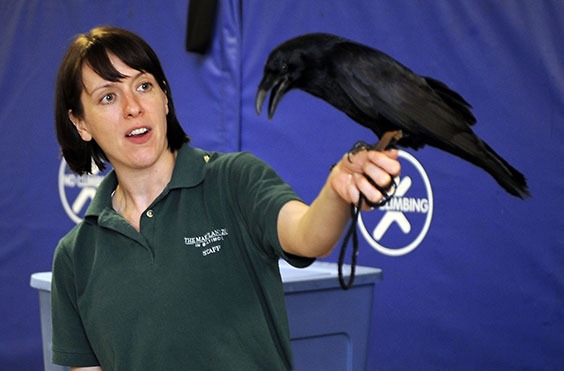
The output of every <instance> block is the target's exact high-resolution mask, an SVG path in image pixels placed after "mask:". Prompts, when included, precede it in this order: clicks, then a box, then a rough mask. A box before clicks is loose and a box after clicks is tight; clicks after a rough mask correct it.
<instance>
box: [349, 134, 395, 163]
mask: <svg viewBox="0 0 564 371" xmlns="http://www.w3.org/2000/svg"><path fill="white" fill-rule="evenodd" d="M402 137H403V132H402V131H401V130H394V131H387V132H385V133H384V135H382V139H380V141H379V142H378V143H376V144H368V143H366V142H364V141H362V140H359V141H358V142H356V143H355V144H354V145H353V147H352V149H351V150H350V151H349V153H347V159H348V160H349V162H351V163H352V161H351V155H354V154H356V153H358V152H360V151H364V150H367V151H380V152H381V151H384V150H386V149H388V148H389V147H391V146H393V145H395V144H396V143H397V142H398V141H399V140H400V139H401V138H402Z"/></svg>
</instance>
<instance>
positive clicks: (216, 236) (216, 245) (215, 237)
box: [184, 228, 229, 256]
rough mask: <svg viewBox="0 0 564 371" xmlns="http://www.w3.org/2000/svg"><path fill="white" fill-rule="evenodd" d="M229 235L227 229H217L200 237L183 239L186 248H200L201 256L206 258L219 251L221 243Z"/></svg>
mask: <svg viewBox="0 0 564 371" xmlns="http://www.w3.org/2000/svg"><path fill="white" fill-rule="evenodd" d="M228 235H229V232H228V231H227V228H218V229H214V230H212V231H209V232H208V233H206V234H204V235H202V236H196V237H184V243H185V244H186V245H187V246H193V247H198V248H202V249H203V250H202V255H203V256H208V255H210V254H215V253H216V252H218V251H220V250H221V241H223V240H224V239H225V237H226V236H228Z"/></svg>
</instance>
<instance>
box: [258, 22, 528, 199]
mask: <svg viewBox="0 0 564 371" xmlns="http://www.w3.org/2000/svg"><path fill="white" fill-rule="evenodd" d="M291 89H301V90H303V91H305V92H308V93H310V94H312V95H314V96H316V97H318V98H321V99H323V100H325V101H326V102H328V103H329V104H331V105H333V106H334V107H336V108H337V109H339V110H341V111H343V112H344V113H345V114H347V115H348V116H349V117H350V118H352V119H353V120H354V121H356V122H357V123H359V124H361V125H363V126H365V127H367V128H369V129H370V130H372V131H373V132H374V133H375V134H376V135H377V136H378V138H380V139H382V137H383V136H384V134H385V133H389V132H394V133H400V136H397V137H396V139H397V138H399V139H397V140H396V141H395V144H397V145H398V146H403V147H409V148H413V149H419V148H421V147H423V146H424V145H430V146H433V147H436V148H439V149H441V150H444V151H446V152H449V153H451V154H453V155H455V156H458V157H460V158H463V159H465V160H467V161H469V162H471V163H473V164H474V165H476V166H479V167H481V168H482V169H484V170H485V171H487V172H488V173H490V174H491V175H492V176H493V177H494V179H495V180H496V181H497V182H498V183H499V184H500V185H501V186H502V187H503V188H504V189H505V190H506V191H507V192H509V193H510V194H512V195H514V196H516V197H520V198H525V197H527V196H530V194H529V190H528V188H527V182H526V180H525V177H524V176H523V174H521V173H520V172H519V171H517V170H516V169H515V168H513V167H512V166H511V165H510V164H509V163H508V162H507V161H505V160H504V159H503V158H501V156H499V155H498V154H497V153H495V151H494V150H493V149H492V148H491V147H490V146H489V145H487V144H486V143H485V142H484V141H483V140H482V139H480V138H479V137H478V136H477V135H476V134H475V133H474V132H473V131H472V128H471V126H472V125H474V124H475V123H476V119H475V117H474V115H473V114H472V112H471V111H470V110H471V108H472V106H471V105H470V104H469V103H468V102H466V100H464V98H463V97H462V96H461V95H460V94H458V93H456V92H455V91H453V90H451V89H450V88H449V87H448V86H446V84H444V83H442V82H441V81H438V80H436V79H433V78H430V77H424V76H419V75H417V74H415V73H414V72H412V71H411V70H410V69H409V68H407V67H405V66H404V65H402V64H401V63H400V62H398V61H397V60H395V59H393V58H392V57H390V56H389V55H387V54H385V53H383V52H381V51H379V50H375V49H373V48H370V47H368V46H365V45H362V44H359V43H356V42H354V41H351V40H347V39H344V38H342V37H339V36H335V35H331V34H324V33H313V34H306V35H302V36H298V37H296V38H293V39H290V40H288V41H286V42H284V43H282V44H281V45H279V46H278V47H276V48H275V49H274V50H273V51H272V52H271V53H270V55H269V57H268V60H267V61H266V64H265V66H264V75H263V77H262V81H261V82H260V84H259V86H258V91H257V95H256V101H255V105H256V111H257V113H258V114H259V115H260V113H261V109H262V106H263V103H264V100H265V99H266V96H267V94H268V92H269V91H270V90H272V92H271V95H270V101H269V106H268V117H269V119H270V118H272V116H273V115H274V111H275V110H276V107H277V105H278V103H279V102H280V100H281V99H282V97H283V96H284V94H285V93H286V92H288V91H289V90H291Z"/></svg>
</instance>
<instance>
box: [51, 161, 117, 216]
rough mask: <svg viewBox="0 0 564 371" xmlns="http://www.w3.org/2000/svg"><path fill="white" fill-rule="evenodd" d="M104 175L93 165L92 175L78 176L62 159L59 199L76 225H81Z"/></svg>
mask: <svg viewBox="0 0 564 371" xmlns="http://www.w3.org/2000/svg"><path fill="white" fill-rule="evenodd" d="M107 172H108V170H106V171H105V172H104V173H102V172H100V169H98V167H97V166H96V164H94V163H92V174H86V175H77V174H75V173H73V172H71V171H70V169H69V167H68V165H67V162H66V161H65V160H64V159H62V160H61V165H60V166H59V197H60V198H61V203H62V204H63V208H64V209H65V212H66V213H67V215H68V216H69V218H71V220H72V221H74V222H75V223H80V222H81V221H82V219H83V218H84V214H85V212H86V209H87V208H88V205H90V202H91V201H92V199H93V198H94V195H95V194H96V190H97V189H98V186H99V185H100V183H101V182H102V179H104V176H105V175H106V173H107Z"/></svg>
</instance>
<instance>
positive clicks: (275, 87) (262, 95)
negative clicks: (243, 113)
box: [255, 76, 290, 120]
mask: <svg viewBox="0 0 564 371" xmlns="http://www.w3.org/2000/svg"><path fill="white" fill-rule="evenodd" d="M289 85H290V84H289V80H288V78H287V77H281V78H278V79H274V81H272V79H270V78H268V77H267V76H265V77H264V78H263V79H262V81H261V83H260V84H259V87H258V91H257V96H256V98H255V110H256V111H257V114H258V115H260V113H261V111H262V106H263V104H264V100H265V99H266V95H267V94H268V91H269V90H271V89H272V91H271V94H270V101H269V102H268V119H269V120H270V119H272V117H273V116H274V112H275V111H276V107H277V106H278V103H279V102H280V100H281V99H282V97H283V96H284V94H285V93H286V91H287V90H288V86H289Z"/></svg>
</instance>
